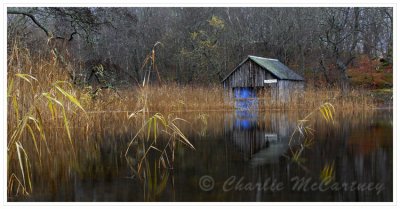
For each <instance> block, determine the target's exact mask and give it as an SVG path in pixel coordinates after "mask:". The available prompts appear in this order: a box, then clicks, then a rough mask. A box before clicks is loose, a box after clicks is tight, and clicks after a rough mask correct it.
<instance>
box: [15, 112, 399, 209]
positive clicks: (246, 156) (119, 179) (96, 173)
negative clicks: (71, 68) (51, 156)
mask: <svg viewBox="0 0 400 209" xmlns="http://www.w3.org/2000/svg"><path fill="white" fill-rule="evenodd" d="M305 114H306V113H301V112H273V111H272V112H254V111H253V112H252V111H239V110H237V111H235V112H209V113H207V112H203V113H201V114H199V113H187V114H183V115H182V116H181V117H182V118H187V119H188V121H191V122H192V123H191V125H190V127H187V128H186V129H183V132H184V134H185V135H186V136H187V137H188V139H189V140H190V141H191V142H192V144H193V145H194V147H195V150H191V149H189V148H188V147H187V146H182V145H181V146H178V148H177V150H176V151H175V163H174V169H173V170H172V169H171V170H170V171H169V172H168V175H166V176H165V175H164V178H166V180H165V181H164V180H163V178H159V179H160V180H159V182H157V183H155V185H156V186H154V187H152V188H151V189H149V181H148V180H141V179H139V178H137V177H135V176H134V175H132V173H131V171H130V169H129V168H128V166H127V163H126V161H125V159H124V158H123V152H124V150H123V149H125V148H126V147H124V146H126V142H127V141H128V140H129V139H130V138H131V137H132V135H131V134H126V136H124V134H123V133H122V134H121V133H120V132H119V134H111V132H113V131H114V129H115V127H113V125H112V124H108V127H109V128H108V129H106V130H107V131H105V132H104V133H102V134H103V138H105V139H106V140H109V141H116V140H118V141H120V142H123V143H121V144H122V145H123V146H121V147H118V146H114V145H113V143H102V144H101V145H100V147H99V148H98V149H99V150H100V151H99V152H100V155H99V156H100V157H99V160H98V161H96V162H95V163H91V162H85V161H84V160H81V162H80V163H81V164H83V165H85V166H84V168H85V169H87V170H88V171H86V173H92V174H87V175H82V172H81V173H80V174H78V173H77V172H75V171H74V170H73V169H71V170H68V171H64V172H67V173H68V174H67V175H66V177H65V178H62V179H59V180H56V181H54V182H50V181H47V180H46V179H42V178H40V177H37V178H35V179H34V182H33V183H34V185H33V186H34V193H33V194H31V195H30V196H28V197H19V198H9V200H10V201H113V202H114V201H284V202H288V201H392V200H393V199H392V198H393V197H392V196H393V175H392V174H393V167H392V155H393V124H392V121H393V119H392V117H393V112H392V111H389V110H375V111H371V112H368V113H365V112H361V113H338V114H337V115H336V116H335V122H334V124H330V123H327V122H326V121H324V120H323V118H321V117H316V118H315V119H313V120H314V121H313V122H312V128H313V129H314V130H315V132H314V136H313V138H314V140H313V141H312V143H310V144H309V146H307V147H305V148H303V151H302V153H301V155H300V156H298V158H297V160H294V158H293V155H292V154H291V153H292V151H291V147H289V145H288V142H289V139H290V137H291V135H292V133H293V131H294V130H295V129H296V124H297V121H298V119H300V118H302V117H304V115H305ZM199 115H202V117H198V116H199ZM199 118H202V119H199ZM103 123H104V124H107V117H105V118H104V121H103ZM296 149H298V147H297V148H296ZM88 161H89V160H88ZM327 166H328V167H327ZM324 168H325V171H324ZM55 170H56V169H55ZM55 170H54V172H55ZM49 172H52V171H49ZM324 173H325V174H327V173H328V174H329V176H330V177H331V179H330V181H329V182H324V181H322V179H323V175H324ZM156 175H161V174H156ZM153 180H154V178H153ZM161 182H164V183H161ZM163 184H165V185H163Z"/></svg>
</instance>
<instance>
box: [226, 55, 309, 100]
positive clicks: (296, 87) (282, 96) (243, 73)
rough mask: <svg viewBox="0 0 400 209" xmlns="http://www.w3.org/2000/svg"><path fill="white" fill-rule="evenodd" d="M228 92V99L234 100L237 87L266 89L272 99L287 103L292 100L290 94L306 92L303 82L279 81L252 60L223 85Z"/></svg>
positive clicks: (244, 64) (237, 70)
mask: <svg viewBox="0 0 400 209" xmlns="http://www.w3.org/2000/svg"><path fill="white" fill-rule="evenodd" d="M269 79H277V80H278V82H277V83H276V84H264V80H269ZM223 86H224V88H225V89H227V90H228V92H229V93H228V97H229V98H232V96H233V92H232V90H233V88H237V87H252V88H259V87H266V88H269V91H270V92H271V98H275V101H279V102H286V101H289V100H290V94H291V93H292V92H293V91H298V92H300V91H302V90H304V82H303V81H290V80H279V79H278V78H277V77H276V76H274V75H272V74H271V73H269V72H268V71H266V70H264V69H263V68H261V67H260V66H259V65H258V64H256V63H254V62H253V61H251V60H247V61H246V62H245V63H243V64H242V65H241V66H240V67H239V68H238V69H236V70H235V71H234V72H233V73H232V74H231V75H230V76H229V77H228V78H227V79H226V80H225V81H224V83H223Z"/></svg>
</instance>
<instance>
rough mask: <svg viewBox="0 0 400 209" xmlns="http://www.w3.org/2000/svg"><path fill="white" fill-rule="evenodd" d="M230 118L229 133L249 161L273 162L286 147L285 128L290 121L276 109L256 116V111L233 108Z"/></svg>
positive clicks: (228, 121)
mask: <svg viewBox="0 0 400 209" xmlns="http://www.w3.org/2000/svg"><path fill="white" fill-rule="evenodd" d="M232 119H233V120H227V123H229V124H230V125H228V126H227V127H226V128H228V134H229V135H230V138H231V140H232V144H233V145H234V147H235V148H236V150H237V151H238V152H239V153H240V154H241V155H242V157H243V159H245V160H249V163H250V165H252V166H258V165H263V164H272V163H276V162H278V160H279V158H280V157H281V156H282V155H283V154H284V153H285V152H286V150H287V149H288V135H289V133H287V132H289V129H290V128H291V127H292V126H293V124H290V123H289V121H288V118H287V117H285V116H284V115H282V114H279V113H276V114H269V117H267V118H259V115H258V112H257V111H249V110H236V111H235V114H234V118H232ZM265 119H266V120H265ZM267 126H268V127H267Z"/></svg>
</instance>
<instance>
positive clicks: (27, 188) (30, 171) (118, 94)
mask: <svg viewBox="0 0 400 209" xmlns="http://www.w3.org/2000/svg"><path fill="white" fill-rule="evenodd" d="M155 63H156V57H155V54H154V50H152V52H150V54H149V56H148V58H147V60H146V62H145V63H144V66H146V65H150V68H149V69H152V70H156V69H157V68H156V67H155V66H154V65H155ZM7 67H8V74H7V80H8V89H7V136H8V141H7V155H8V158H7V178H8V183H7V186H8V196H9V197H13V196H18V195H28V194H30V193H32V192H34V191H35V187H34V185H33V184H32V181H33V180H35V179H46V181H48V184H50V185H58V184H59V182H60V181H62V182H68V181H70V178H71V177H70V176H71V172H72V173H76V174H77V175H78V176H79V177H80V178H83V179H86V178H87V179H96V178H106V176H108V175H110V176H114V175H119V172H120V167H121V166H122V165H128V166H129V167H130V168H131V170H132V175H135V176H139V177H140V178H142V179H147V181H150V182H153V183H152V184H146V188H147V191H152V192H151V193H154V192H155V193H159V190H160V189H156V187H157V188H158V187H160V188H163V187H165V186H164V185H163V184H164V183H162V182H164V181H166V180H164V178H165V176H170V175H169V174H167V173H168V172H169V171H170V170H172V169H173V167H174V163H173V162H174V154H175V153H174V152H175V149H177V147H179V146H182V147H184V148H189V149H191V150H193V149H194V148H195V147H194V145H193V144H192V143H191V141H190V140H189V139H188V138H187V135H188V134H187V133H191V134H193V133H195V134H198V135H200V136H205V135H206V133H207V131H208V130H212V131H222V129H215V128H213V127H216V124H215V123H216V122H215V121H214V120H215V119H210V118H212V112H213V111H227V112H229V111H233V110H234V109H235V107H234V102H233V101H232V100H227V99H226V90H224V89H223V88H222V87H221V86H220V85H213V86H189V85H178V84H175V83H162V84H160V85H152V84H151V83H150V84H149V82H148V80H147V82H145V83H144V84H145V85H138V86H135V87H132V88H117V89H116V90H115V89H103V90H99V91H97V92H96V94H95V95H94V94H93V89H92V88H91V86H76V85H73V84H71V83H69V82H68V80H69V79H70V78H69V76H68V73H66V72H67V71H68V70H70V69H71V67H72V65H71V66H65V65H64V64H60V62H58V61H57V60H53V59H50V58H49V57H43V56H38V55H34V54H31V53H30V51H29V50H28V49H27V48H23V47H21V46H20V45H19V44H18V43H17V42H12V44H11V45H10V46H9V53H8V60H7ZM153 73H156V71H154V72H153ZM292 96H293V97H291V100H289V101H288V103H284V104H283V103H282V104H276V103H268V102H265V101H271V99H270V98H268V95H261V97H260V98H261V99H260V101H264V103H260V105H259V108H260V110H272V109H274V110H275V109H277V110H310V109H313V108H314V109H315V108H318V107H320V105H321V104H325V102H327V101H328V102H329V103H330V104H332V105H333V106H335V109H336V110H340V111H342V112H346V111H347V112H348V113H346V114H352V113H353V112H354V111H365V110H366V109H371V108H373V107H374V106H375V104H374V100H373V98H372V97H370V96H369V94H368V92H367V91H364V90H351V91H350V92H349V93H348V94H347V95H346V96H343V95H342V94H341V92H340V91H339V90H338V89H312V88H307V89H306V90H305V92H303V93H302V94H297V93H293V95H292ZM332 98H334V99H332ZM263 99H264V100H263ZM318 110H319V109H318ZM327 116H329V115H327ZM220 120H222V119H220ZM219 122H221V121H219ZM217 125H220V123H218V124H217ZM303 126H304V127H306V126H305V124H303ZM193 127H200V128H199V130H197V129H194V128H193ZM308 131H310V132H311V130H308ZM312 143H313V139H312V138H308V139H305V140H304V142H303V145H304V147H305V148H307V147H310V146H312ZM104 150H106V151H107V152H108V153H110V154H109V156H107V157H104V156H102V153H103V152H104ZM297 156H298V157H297V159H298V161H302V155H301V152H299V153H298V154H297ZM104 158H106V159H107V160H108V161H110V162H113V163H110V164H112V166H110V167H106V166H104V165H102V164H101V162H102V160H104ZM155 165H156V166H155ZM154 169H157V170H154ZM49 171H51V172H49ZM155 174H161V175H158V176H159V178H158V179H157V178H155V177H154V176H155ZM167 178H168V177H167ZM156 179H157V180H156ZM151 185H153V186H151ZM157 185H158V186H157ZM54 187H56V186H54ZM161 190H162V189H161ZM150 196H151V195H150Z"/></svg>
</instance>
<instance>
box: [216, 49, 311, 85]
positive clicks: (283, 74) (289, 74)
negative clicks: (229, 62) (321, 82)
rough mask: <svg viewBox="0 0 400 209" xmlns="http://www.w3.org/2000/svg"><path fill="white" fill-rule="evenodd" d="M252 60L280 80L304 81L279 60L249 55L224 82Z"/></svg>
mask: <svg viewBox="0 0 400 209" xmlns="http://www.w3.org/2000/svg"><path fill="white" fill-rule="evenodd" d="M249 59H250V60H252V61H253V62H255V63H257V64H258V65H259V66H261V67H262V68H263V69H264V70H267V71H268V72H270V73H271V74H273V75H274V76H276V77H277V78H279V79H280V80H294V81H304V78H303V77H301V76H300V75H299V74H297V73H295V72H294V71H293V70H291V69H290V68H288V67H287V66H286V65H284V64H283V63H281V62H279V60H277V59H270V58H264V57H257V56H251V55H249V56H248V57H247V58H246V59H245V60H244V61H243V62H241V63H240V64H239V65H238V66H237V67H236V68H235V69H234V70H233V71H232V72H231V73H229V75H228V76H226V77H225V78H224V79H223V80H222V82H223V81H224V80H226V79H227V78H228V77H229V76H230V75H231V74H232V73H233V72H234V71H235V70H236V69H238V68H239V67H240V66H241V65H243V64H244V63H245V62H246V61H247V60H249Z"/></svg>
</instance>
